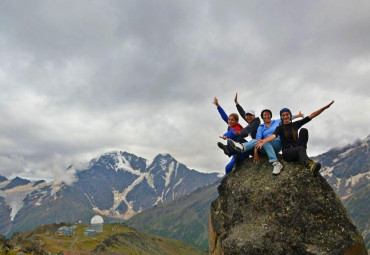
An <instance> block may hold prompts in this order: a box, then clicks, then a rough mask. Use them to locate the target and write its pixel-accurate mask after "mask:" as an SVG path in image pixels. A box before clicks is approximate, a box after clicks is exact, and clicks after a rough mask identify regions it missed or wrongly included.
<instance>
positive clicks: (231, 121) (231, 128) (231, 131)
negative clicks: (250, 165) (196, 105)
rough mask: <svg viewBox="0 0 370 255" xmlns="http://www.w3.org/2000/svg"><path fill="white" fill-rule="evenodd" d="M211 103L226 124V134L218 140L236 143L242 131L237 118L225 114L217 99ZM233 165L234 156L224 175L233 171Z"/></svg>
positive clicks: (235, 115)
mask: <svg viewBox="0 0 370 255" xmlns="http://www.w3.org/2000/svg"><path fill="white" fill-rule="evenodd" d="M213 103H214V104H215V105H216V107H217V110H218V112H219V113H220V115H221V118H222V119H223V120H224V121H225V122H226V123H227V125H228V127H227V132H226V133H224V134H223V135H222V136H220V138H222V139H225V140H228V139H231V140H233V141H237V140H238V138H239V135H238V133H240V131H241V130H242V129H243V127H242V125H240V124H239V116H238V114H236V113H232V114H230V115H229V116H227V114H226V113H225V111H224V110H223V109H222V107H221V106H220V104H219V103H218V99H217V97H215V98H214V99H213ZM234 164H235V155H233V156H232V158H231V160H230V162H229V163H228V164H227V165H226V167H225V172H226V174H228V173H230V172H231V170H232V169H233V167H234Z"/></svg>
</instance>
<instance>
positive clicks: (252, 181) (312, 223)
mask: <svg viewBox="0 0 370 255" xmlns="http://www.w3.org/2000/svg"><path fill="white" fill-rule="evenodd" d="M280 162H282V163H283V165H284V168H283V170H282V172H281V173H280V174H279V175H277V176H274V175H272V165H271V164H269V163H268V162H267V158H265V157H262V158H261V162H260V163H258V164H254V163H253V160H252V159H249V160H245V161H244V162H242V163H240V164H239V165H237V167H236V168H235V169H234V171H232V172H231V173H230V174H229V175H228V176H226V177H225V178H224V179H223V180H222V182H221V184H220V186H219V187H218V193H219V197H218V198H217V199H216V200H215V201H214V202H213V203H212V205H211V212H210V218H209V239H210V240H209V252H210V254H367V251H366V248H365V245H364V240H363V237H362V235H361V233H360V232H359V230H358V229H357V228H356V227H355V226H354V224H353V223H352V221H351V219H350V218H349V216H348V213H347V211H346V210H345V208H344V207H343V205H342V203H341V201H340V200H339V198H338V196H337V195H336V194H335V192H334V191H333V190H332V188H331V187H330V185H329V184H328V183H327V181H326V180H325V179H324V178H323V177H322V176H321V175H319V176H317V177H312V176H311V175H310V173H309V171H308V170H306V169H305V168H303V167H302V166H301V165H299V164H297V163H288V162H285V161H283V160H281V161H280Z"/></svg>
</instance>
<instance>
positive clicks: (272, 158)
mask: <svg viewBox="0 0 370 255" xmlns="http://www.w3.org/2000/svg"><path fill="white" fill-rule="evenodd" d="M262 148H263V149H264V151H265V152H266V154H267V156H268V158H269V162H271V163H272V162H276V161H278V159H277V157H276V153H278V152H279V151H281V141H280V139H274V140H272V141H270V142H268V143H265V144H264V145H263V146H262Z"/></svg>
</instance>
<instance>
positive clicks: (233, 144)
mask: <svg viewBox="0 0 370 255" xmlns="http://www.w3.org/2000/svg"><path fill="white" fill-rule="evenodd" d="M229 144H230V147H231V149H232V150H233V151H234V152H236V153H241V152H243V151H244V146H243V144H241V143H237V142H234V141H233V140H231V139H230V140H229Z"/></svg>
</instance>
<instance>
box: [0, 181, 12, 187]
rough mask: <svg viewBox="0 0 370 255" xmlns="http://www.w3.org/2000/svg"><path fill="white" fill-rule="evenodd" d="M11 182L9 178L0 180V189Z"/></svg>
mask: <svg viewBox="0 0 370 255" xmlns="http://www.w3.org/2000/svg"><path fill="white" fill-rule="evenodd" d="M10 182H11V180H7V181H3V182H0V189H1V188H4V187H5V186H6V185H8V184H9V183H10Z"/></svg>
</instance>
